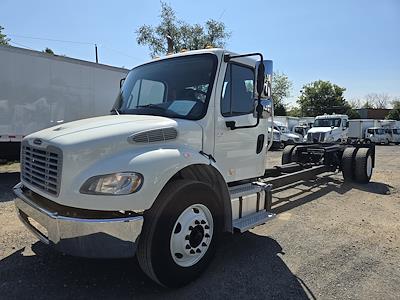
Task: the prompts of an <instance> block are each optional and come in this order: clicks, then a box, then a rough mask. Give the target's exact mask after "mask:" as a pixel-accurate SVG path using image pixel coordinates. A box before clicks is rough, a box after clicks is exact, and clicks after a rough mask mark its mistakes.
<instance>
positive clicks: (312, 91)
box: [297, 80, 350, 117]
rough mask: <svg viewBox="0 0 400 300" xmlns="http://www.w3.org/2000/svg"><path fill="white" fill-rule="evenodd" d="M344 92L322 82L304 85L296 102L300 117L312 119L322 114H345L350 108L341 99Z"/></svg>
mask: <svg viewBox="0 0 400 300" xmlns="http://www.w3.org/2000/svg"><path fill="white" fill-rule="evenodd" d="M345 90H346V89H345V88H342V87H340V86H338V85H336V84H333V83H331V82H329V81H323V80H317V81H314V82H311V83H309V84H306V85H304V86H303V89H302V90H301V95H300V97H299V99H298V100H297V103H298V104H299V105H300V108H301V111H302V115H303V116H312V117H314V116H318V115H322V114H324V113H345V112H346V111H347V110H348V109H349V108H350V105H349V104H348V103H347V101H346V100H345V99H344V97H343V92H344V91H345Z"/></svg>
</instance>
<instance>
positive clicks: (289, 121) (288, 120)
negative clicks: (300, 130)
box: [274, 116, 300, 131]
mask: <svg viewBox="0 0 400 300" xmlns="http://www.w3.org/2000/svg"><path fill="white" fill-rule="evenodd" d="M274 120H275V122H279V123H281V124H283V125H284V126H285V127H287V129H288V130H289V131H293V127H294V126H296V125H299V122H300V120H299V118H298V117H291V116H274Z"/></svg>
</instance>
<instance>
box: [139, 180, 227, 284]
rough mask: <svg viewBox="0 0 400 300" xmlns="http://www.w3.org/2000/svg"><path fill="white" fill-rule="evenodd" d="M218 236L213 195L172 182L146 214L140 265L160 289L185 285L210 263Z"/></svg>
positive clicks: (219, 229)
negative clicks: (161, 287)
mask: <svg viewBox="0 0 400 300" xmlns="http://www.w3.org/2000/svg"><path fill="white" fill-rule="evenodd" d="M221 232H222V215H221V214H220V210H219V206H218V196H217V195H216V193H215V192H214V191H213V190H212V189H211V188H210V187H209V186H208V185H207V184H205V183H201V182H197V181H193V180H177V181H174V182H172V183H170V184H168V185H167V186H166V187H165V188H164V189H163V191H162V192H161V194H160V195H159V197H158V198H157V200H156V202H155V203H154V205H153V207H152V208H151V209H150V210H149V211H147V212H146V214H145V221H144V224H143V229H142V233H141V235H140V239H139V244H138V249H137V257H138V261H139V265H140V267H141V268H142V270H143V271H144V272H145V273H146V274H147V275H148V276H149V277H150V278H151V279H153V280H154V281H156V282H158V283H159V284H161V285H163V286H167V287H179V286H182V285H185V284H187V283H188V282H190V281H192V280H194V279H195V278H197V277H198V276H199V275H200V274H201V273H202V271H204V269H205V268H206V267H207V266H208V264H209V263H210V262H211V259H212V257H213V256H214V254H215V250H216V246H217V242H218V239H219V236H220V234H221Z"/></svg>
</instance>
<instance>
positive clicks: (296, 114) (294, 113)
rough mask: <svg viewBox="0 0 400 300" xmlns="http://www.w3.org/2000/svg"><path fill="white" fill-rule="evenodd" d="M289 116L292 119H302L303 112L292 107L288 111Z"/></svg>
mask: <svg viewBox="0 0 400 300" xmlns="http://www.w3.org/2000/svg"><path fill="white" fill-rule="evenodd" d="M287 115H288V116H291V117H301V110H300V107H298V106H292V107H291V108H290V109H288V110H287Z"/></svg>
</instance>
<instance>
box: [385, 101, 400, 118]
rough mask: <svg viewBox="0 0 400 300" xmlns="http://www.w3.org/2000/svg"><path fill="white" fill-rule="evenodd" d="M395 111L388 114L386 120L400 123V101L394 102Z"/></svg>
mask: <svg viewBox="0 0 400 300" xmlns="http://www.w3.org/2000/svg"><path fill="white" fill-rule="evenodd" d="M392 105H393V109H392V110H391V111H390V112H389V113H388V115H387V116H386V119H388V120H397V121H400V100H394V101H393V102H392Z"/></svg>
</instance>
